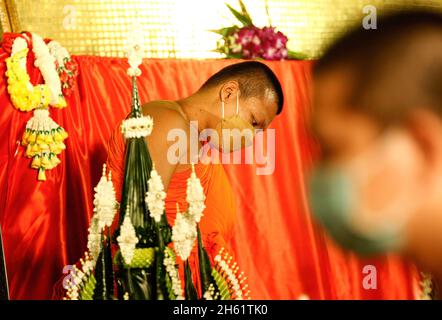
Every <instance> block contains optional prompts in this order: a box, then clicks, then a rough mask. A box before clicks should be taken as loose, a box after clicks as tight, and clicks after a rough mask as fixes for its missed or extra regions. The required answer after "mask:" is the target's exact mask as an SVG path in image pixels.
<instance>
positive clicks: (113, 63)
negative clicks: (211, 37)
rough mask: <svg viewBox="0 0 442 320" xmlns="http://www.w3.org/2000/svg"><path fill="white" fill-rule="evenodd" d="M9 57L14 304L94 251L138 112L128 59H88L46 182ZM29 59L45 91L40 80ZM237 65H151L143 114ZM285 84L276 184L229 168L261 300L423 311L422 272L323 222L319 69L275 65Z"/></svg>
mask: <svg viewBox="0 0 442 320" xmlns="http://www.w3.org/2000/svg"><path fill="white" fill-rule="evenodd" d="M7 56H8V54H7V53H6V52H4V51H1V52H0V75H1V76H0V108H1V112H0V141H1V144H0V223H1V225H2V231H3V237H4V246H5V254H6V264H7V268H8V276H9V281H10V294H11V298H12V299H49V298H50V297H51V295H52V288H53V285H54V283H55V282H56V281H58V280H59V279H60V278H62V277H63V267H64V266H66V265H69V264H74V263H75V262H76V261H77V260H78V259H79V258H80V257H81V256H82V255H83V253H84V251H85V250H86V243H87V229H88V225H89V219H90V217H91V216H92V199H93V187H94V186H95V185H96V184H97V182H98V180H99V177H100V174H101V168H102V164H103V163H104V162H105V160H106V152H107V151H106V142H107V140H108V138H109V137H110V133H111V130H112V129H113V128H114V127H115V126H116V125H117V124H118V123H119V122H120V121H121V120H122V119H123V117H125V116H126V114H127V112H128V111H129V107H130V79H129V77H128V76H127V75H126V69H127V68H128V65H127V63H126V60H125V59H119V58H102V57H90V56H77V57H74V59H75V60H76V61H77V62H78V64H79V70H80V75H79V77H78V82H77V85H76V89H75V90H74V93H73V95H72V96H70V97H69V98H68V107H67V108H66V109H63V110H53V109H52V110H51V116H52V117H53V119H54V120H55V121H56V122H57V123H59V124H60V125H61V126H62V127H64V128H65V129H66V131H67V132H68V133H69V138H68V139H67V140H66V145H67V149H66V150H65V151H64V152H63V153H62V154H61V161H62V163H61V164H60V165H59V166H58V167H56V168H55V169H53V170H50V171H48V172H47V181H46V182H38V181H37V179H36V174H37V173H36V171H35V170H33V169H30V159H28V158H26V157H25V156H24V148H23V147H21V146H20V145H19V141H20V140H21V135H22V133H23V130H24V128H25V125H26V121H27V120H28V119H29V118H30V117H31V113H24V112H20V111H18V110H16V109H15V108H14V107H13V106H12V105H11V103H10V100H9V95H8V93H7V90H6V86H7V84H6V77H5V75H4V74H5V68H6V66H5V62H4V60H5V58H6V57H7ZM33 61H34V58H33V56H32V53H30V54H29V56H28V73H29V74H30V77H31V82H32V83H33V84H34V85H35V84H37V83H41V82H42V77H41V74H40V72H39V71H38V70H37V69H36V68H34V66H33ZM234 62H237V61H232V60H173V59H168V60H155V59H153V60H145V61H144V62H143V64H142V66H141V70H142V75H141V77H140V78H139V91H140V97H141V101H142V102H147V101H150V100H154V99H177V98H180V97H184V96H186V95H189V94H191V93H192V92H194V91H195V90H196V89H198V88H199V86H200V85H201V84H202V83H203V82H204V81H205V80H206V79H207V78H208V77H209V76H210V75H212V74H213V73H215V72H216V71H218V70H219V69H221V68H222V67H224V66H227V65H229V64H231V63H234ZM268 65H269V66H270V67H271V68H272V69H273V70H274V71H275V73H276V74H277V76H278V77H279V79H280V80H281V82H282V85H283V88H284V91H285V96H286V103H285V106H284V111H283V112H282V114H281V115H280V116H278V117H277V118H276V119H275V121H274V123H272V125H271V128H274V129H275V130H276V161H275V171H274V173H273V174H272V175H261V176H260V175H256V173H255V169H256V168H255V166H254V165H233V164H232V165H226V166H225V168H226V170H227V172H228V175H229V177H230V179H231V183H232V185H233V188H234V190H235V192H236V194H237V204H238V213H239V214H238V222H237V225H236V231H235V236H234V240H233V243H232V245H233V248H234V250H235V252H236V257H237V259H238V262H239V265H240V266H241V269H243V270H244V271H245V273H246V274H247V275H248V277H249V285H250V288H251V291H252V295H253V298H255V299H297V298H298V297H299V296H300V295H301V294H307V295H308V296H309V297H310V298H312V299H413V298H415V297H416V295H417V293H418V283H417V272H416V270H415V269H414V267H413V266H411V265H410V264H408V263H406V262H403V261H402V260H400V259H399V258H397V257H392V256H388V257H379V258H377V259H374V260H370V261H363V260H360V259H358V258H357V257H355V256H354V255H352V254H349V253H346V252H343V251H342V250H340V249H339V248H337V247H335V246H334V244H333V243H332V242H331V241H330V240H328V239H327V238H326V236H325V235H324V233H323V231H322V230H320V229H319V227H317V226H316V225H315V224H314V222H312V220H311V217H310V215H309V208H308V204H307V201H306V194H305V188H304V182H303V179H304V175H305V173H306V172H308V170H309V167H310V165H311V159H312V155H313V149H312V143H311V142H310V141H309V139H308V136H307V134H306V130H305V123H306V117H307V116H308V111H309V107H310V101H309V90H310V67H311V63H310V62H298V61H282V62H269V63H268ZM365 265H373V266H375V267H376V270H377V278H376V279H377V283H376V287H377V288H376V289H369V290H367V289H364V287H363V278H364V277H365V276H366V274H364V273H363V268H364V266H365Z"/></svg>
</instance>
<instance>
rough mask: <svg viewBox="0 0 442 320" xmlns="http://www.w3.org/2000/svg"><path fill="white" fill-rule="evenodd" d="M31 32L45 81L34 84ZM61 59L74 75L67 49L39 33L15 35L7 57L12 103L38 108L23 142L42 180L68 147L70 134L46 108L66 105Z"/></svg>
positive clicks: (33, 108) (32, 164) (37, 63)
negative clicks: (29, 68)
mask: <svg viewBox="0 0 442 320" xmlns="http://www.w3.org/2000/svg"><path fill="white" fill-rule="evenodd" d="M28 35H29V36H31V38H32V39H31V41H30V42H31V44H32V51H33V53H34V56H35V61H34V66H35V67H36V68H38V69H39V70H40V72H41V74H42V76H43V79H44V81H45V84H39V85H36V86H33V85H32V84H31V82H30V76H29V74H28V73H27V70H26V63H27V56H28V52H29V48H28V41H27V39H28V40H29V37H28ZM51 50H52V54H51ZM60 59H62V60H63V61H64V64H63V66H62V68H68V69H69V70H72V76H73V77H75V76H76V75H77V72H76V66H74V65H73V64H72V62H71V65H68V63H69V61H70V57H69V54H68V53H67V51H66V49H64V48H63V47H61V45H59V44H58V43H54V44H52V45H51V46H48V45H46V44H45V42H44V40H43V39H42V38H41V37H40V36H39V35H37V34H22V35H20V36H18V37H16V38H15V39H14V41H13V43H12V46H11V56H10V57H9V58H7V59H6V66H7V70H6V73H5V74H6V76H7V81H8V88H7V90H8V93H9V95H10V97H11V102H12V105H13V106H14V107H15V108H17V109H18V110H20V111H31V110H35V111H34V116H33V117H32V118H31V119H30V120H29V121H28V122H27V124H26V131H25V132H24V134H23V137H22V145H23V146H25V147H26V153H25V155H26V156H27V157H29V158H33V160H32V163H31V167H32V168H34V169H37V170H38V176H37V177H38V180H39V181H45V180H46V175H45V171H46V170H49V169H52V168H54V167H56V166H57V165H58V164H59V163H60V160H59V159H58V157H57V155H58V154H60V153H61V151H62V150H64V149H65V148H66V146H65V144H64V142H63V141H64V140H65V139H66V138H67V136H68V135H67V133H66V131H65V130H64V129H63V128H62V127H60V126H59V125H58V124H57V123H55V121H54V120H52V119H51V118H50V116H49V111H48V110H47V109H48V107H49V106H52V107H55V108H64V107H66V100H65V98H64V96H63V93H62V85H61V82H62V81H61V80H60V77H59V73H57V69H56V64H57V62H56V61H59V60H60ZM66 65H68V66H66ZM68 82H70V83H71V84H70V85H68V87H72V85H73V78H72V79H71V80H68ZM68 87H66V88H68Z"/></svg>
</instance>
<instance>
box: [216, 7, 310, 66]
mask: <svg viewBox="0 0 442 320" xmlns="http://www.w3.org/2000/svg"><path fill="white" fill-rule="evenodd" d="M239 5H240V7H241V11H238V10H235V9H234V8H232V7H231V6H230V5H228V4H227V7H228V8H229V10H230V12H231V13H232V14H233V15H234V16H235V18H236V19H237V20H238V22H239V23H240V24H241V25H242V26H237V25H234V26H230V27H226V28H221V29H219V30H213V32H215V33H217V34H219V35H221V39H220V40H219V41H218V44H217V49H216V50H215V51H216V52H220V53H222V54H224V55H226V57H227V58H238V59H265V60H283V59H305V58H306V56H305V55H303V54H301V53H297V52H294V51H291V50H289V49H288V48H287V42H288V38H287V37H286V36H285V35H284V34H283V33H282V32H281V31H277V30H276V28H275V27H273V26H266V27H263V28H258V27H257V26H255V25H254V24H253V22H252V18H251V17H250V15H249V13H248V12H247V9H246V6H245V5H244V3H243V1H242V0H239ZM267 13H268V11H267ZM269 20H270V19H269Z"/></svg>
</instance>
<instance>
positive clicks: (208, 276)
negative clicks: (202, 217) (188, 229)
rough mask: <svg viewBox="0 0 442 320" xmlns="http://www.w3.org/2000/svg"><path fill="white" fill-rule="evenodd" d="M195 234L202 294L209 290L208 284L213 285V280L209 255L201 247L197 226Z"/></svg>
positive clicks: (199, 232)
mask: <svg viewBox="0 0 442 320" xmlns="http://www.w3.org/2000/svg"><path fill="white" fill-rule="evenodd" d="M197 232H198V258H199V267H200V277H201V292H202V293H203V294H204V293H205V292H206V291H207V290H208V289H209V286H210V284H211V283H213V282H214V280H213V277H212V265H211V263H210V259H209V255H208V254H207V252H206V249H204V247H203V243H202V240H201V231H200V227H199V225H198V226H197Z"/></svg>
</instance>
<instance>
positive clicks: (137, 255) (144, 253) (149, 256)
mask: <svg viewBox="0 0 442 320" xmlns="http://www.w3.org/2000/svg"><path fill="white" fill-rule="evenodd" d="M154 262H155V248H138V249H135V251H134V256H133V258H132V261H131V262H130V265H128V264H126V262H125V261H124V259H123V257H122V255H121V251H120V250H118V251H117V252H116V253H115V257H114V264H116V265H120V266H122V267H123V268H126V269H127V268H150V267H151V266H152V265H153V263H154Z"/></svg>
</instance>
